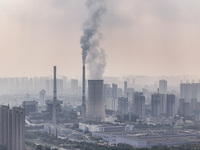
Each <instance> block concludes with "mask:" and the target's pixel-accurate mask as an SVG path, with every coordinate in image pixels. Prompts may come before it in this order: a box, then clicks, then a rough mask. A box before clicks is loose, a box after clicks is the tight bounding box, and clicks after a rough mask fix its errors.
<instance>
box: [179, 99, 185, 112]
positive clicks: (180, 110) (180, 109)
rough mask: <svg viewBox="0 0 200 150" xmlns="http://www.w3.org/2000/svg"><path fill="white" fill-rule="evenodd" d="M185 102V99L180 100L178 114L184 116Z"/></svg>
mask: <svg viewBox="0 0 200 150" xmlns="http://www.w3.org/2000/svg"><path fill="white" fill-rule="evenodd" d="M184 102H185V99H184V98H181V99H179V106H178V113H179V114H180V115H183V103H184Z"/></svg>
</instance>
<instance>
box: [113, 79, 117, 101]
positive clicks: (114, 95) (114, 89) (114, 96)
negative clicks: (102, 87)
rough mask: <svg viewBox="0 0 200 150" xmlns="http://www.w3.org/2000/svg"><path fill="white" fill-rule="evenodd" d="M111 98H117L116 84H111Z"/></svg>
mask: <svg viewBox="0 0 200 150" xmlns="http://www.w3.org/2000/svg"><path fill="white" fill-rule="evenodd" d="M112 98H114V99H116V98H117V84H114V83H113V84H112Z"/></svg>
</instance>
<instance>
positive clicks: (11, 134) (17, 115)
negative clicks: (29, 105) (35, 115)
mask: <svg viewBox="0 0 200 150" xmlns="http://www.w3.org/2000/svg"><path fill="white" fill-rule="evenodd" d="M24 133H25V113H24V109H22V108H19V107H13V108H12V109H10V108H9V106H1V107H0V145H3V146H6V147H7V150H25V137H24Z"/></svg>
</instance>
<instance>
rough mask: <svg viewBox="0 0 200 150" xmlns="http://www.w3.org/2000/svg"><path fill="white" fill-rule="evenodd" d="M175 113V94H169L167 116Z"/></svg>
mask: <svg viewBox="0 0 200 150" xmlns="http://www.w3.org/2000/svg"><path fill="white" fill-rule="evenodd" d="M174 115H175V95H174V94H167V116H168V117H169V116H172V117H173V116H174Z"/></svg>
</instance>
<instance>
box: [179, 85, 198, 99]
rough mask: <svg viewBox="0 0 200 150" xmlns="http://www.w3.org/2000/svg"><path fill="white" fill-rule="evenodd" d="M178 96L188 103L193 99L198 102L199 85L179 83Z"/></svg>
mask: <svg viewBox="0 0 200 150" xmlns="http://www.w3.org/2000/svg"><path fill="white" fill-rule="evenodd" d="M180 94H181V98H184V99H185V100H186V102H190V100H191V99H194V98H196V99H197V101H200V83H181V84H180Z"/></svg>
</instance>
